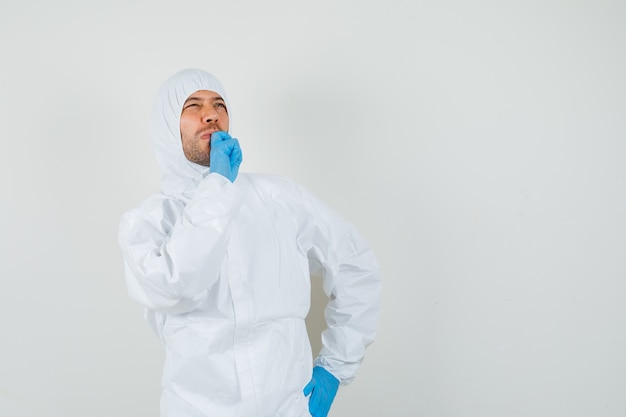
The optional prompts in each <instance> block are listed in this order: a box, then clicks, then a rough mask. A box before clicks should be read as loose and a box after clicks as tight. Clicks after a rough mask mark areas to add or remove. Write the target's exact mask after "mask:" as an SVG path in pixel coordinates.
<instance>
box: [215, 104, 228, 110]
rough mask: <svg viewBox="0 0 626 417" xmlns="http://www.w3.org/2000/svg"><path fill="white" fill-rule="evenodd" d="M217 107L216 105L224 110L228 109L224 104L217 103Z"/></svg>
mask: <svg viewBox="0 0 626 417" xmlns="http://www.w3.org/2000/svg"><path fill="white" fill-rule="evenodd" d="M215 105H216V106H217V107H222V108H224V109H225V108H226V105H225V104H224V103H215Z"/></svg>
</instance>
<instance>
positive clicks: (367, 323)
mask: <svg viewBox="0 0 626 417" xmlns="http://www.w3.org/2000/svg"><path fill="white" fill-rule="evenodd" d="M301 192H302V196H303V201H304V202H305V204H306V207H307V209H306V211H307V212H308V213H307V215H306V216H305V217H304V218H303V222H302V230H303V233H304V236H305V241H306V245H307V255H308V257H309V262H310V264H311V265H312V267H313V268H318V267H321V271H322V276H323V279H324V283H323V288H324V292H325V293H326V295H327V296H328V297H329V302H328V304H327V306H326V309H325V312H324V313H325V318H326V323H327V325H328V327H327V328H326V330H324V331H323V332H322V350H321V351H320V354H319V356H318V357H317V358H316V359H315V363H314V364H315V365H317V366H322V367H323V368H325V369H326V370H327V371H329V372H330V373H332V374H333V375H334V376H335V377H337V378H338V379H339V380H340V381H341V383H342V384H343V385H345V384H348V383H350V382H352V380H353V379H354V377H355V375H356V372H357V369H358V367H359V365H360V364H361V362H362V361H363V358H364V356H365V349H366V348H367V346H368V345H369V344H371V343H372V342H373V341H374V339H375V337H376V327H377V324H378V317H379V304H380V278H379V268H378V264H377V262H376V258H375V256H374V254H373V252H372V250H371V249H370V248H369V246H368V245H367V244H366V242H365V241H364V239H363V238H362V237H361V236H360V235H359V233H358V232H357V231H356V230H355V228H354V227H353V226H352V225H351V224H349V223H348V222H346V221H345V220H344V219H342V218H341V217H340V216H339V215H337V214H336V213H335V212H334V211H333V210H331V209H330V208H328V207H327V206H326V205H325V204H323V203H322V202H320V201H319V200H318V199H317V198H316V197H314V196H313V195H312V194H311V193H309V192H308V191H306V190H302V191H301Z"/></svg>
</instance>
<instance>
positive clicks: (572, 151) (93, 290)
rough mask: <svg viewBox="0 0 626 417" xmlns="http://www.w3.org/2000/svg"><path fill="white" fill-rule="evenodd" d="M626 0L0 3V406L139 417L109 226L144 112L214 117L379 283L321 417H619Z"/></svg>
mask: <svg viewBox="0 0 626 417" xmlns="http://www.w3.org/2000/svg"><path fill="white" fill-rule="evenodd" d="M625 21H626V3H625V2H623V1H621V0H614V1H610V0H579V1H571V0H562V1H558V0H542V1H539V0H530V1H496V0H493V1H489V0H476V1H472V2H465V1H460V0H451V1H445V0H444V1H427V0H404V1H401V0H387V1H384V2H383V1H376V2H375V1H365V0H350V1H331V0H318V1H308V2H303V1H287V0H282V1H279V0H272V1H254V0H249V1H243V0H240V1H206V0H205V1H177V2H174V1H169V2H168V1H146V0H144V1H135V2H132V1H121V0H109V1H99V2H93V1H92V2H89V1H83V2H78V1H76V2H74V1H69V0H58V1H54V2H45V1H39V2H37V1H23V2H15V1H9V0H2V2H1V3H0V57H1V65H0V74H1V77H0V197H1V205H0V210H1V213H0V214H1V215H0V227H1V230H2V233H1V235H0V236H1V237H0V245H1V246H0V250H1V252H0V256H1V262H0V274H1V275H0V276H1V279H2V281H1V291H0V324H1V326H0V329H1V334H0V415H2V416H11V417H23V416H29V417H30V416H49V417H74V416H76V417H79V416H80V417H82V416H87V415H88V416H133V417H137V416H146V417H147V416H156V415H157V414H158V398H159V378H160V372H161V361H162V351H161V347H160V345H159V342H158V340H157V339H156V337H154V336H153V335H152V334H151V333H150V330H149V329H148V327H147V325H146V324H145V323H144V322H143V318H142V311H141V308H140V307H139V306H138V305H135V304H134V303H132V302H131V301H130V300H129V299H128V297H127V295H126V289H125V287H124V281H123V270H122V259H121V254H120V252H119V250H118V247H117V242H116V239H117V226H118V221H119V218H120V216H121V214H122V213H123V212H125V211H127V210H129V209H131V208H132V207H135V206H136V205H137V204H139V203H140V202H141V201H142V200H143V199H144V198H146V197H147V196H148V195H149V194H151V193H153V192H155V191H156V190H157V189H158V173H157V169H156V164H155V163H154V160H153V157H152V152H151V149H150V145H149V140H148V132H147V130H148V125H147V122H148V114H149V109H150V105H151V101H152V98H153V97H154V94H155V93H156V90H157V88H158V87H159V85H160V84H161V82H162V81H163V80H165V78H167V77H168V76H170V75H171V74H173V73H174V72H176V71H178V70H179V69H182V68H186V67H200V68H203V69H206V70H208V71H210V72H212V73H214V74H215V75H217V76H218V77H219V78H220V79H221V80H222V81H223V83H224V85H225V86H226V89H227V91H228V92H229V97H230V99H231V101H232V103H233V108H232V109H231V112H232V115H233V123H234V125H233V127H234V130H233V132H234V134H235V135H236V136H237V137H239V139H240V141H241V143H242V148H243V151H244V164H243V166H242V170H245V171H257V172H272V173H277V174H284V175H288V176H291V177H293V178H295V179H297V180H298V181H300V182H301V183H303V184H304V185H306V186H308V187H309V188H310V189H311V190H312V191H314V192H315V193H316V194H317V195H318V196H320V197H321V198H322V199H324V200H325V201H326V202H327V203H328V204H330V205H331V206H333V207H335V208H336V209H337V210H338V211H339V212H340V213H341V214H342V215H343V216H344V217H346V218H348V219H349V220H351V221H352V222H353V223H355V224H356V226H357V227H358V228H359V229H360V230H361V232H362V233H363V235H364V236H365V237H366V239H367V240H368V241H369V242H370V244H371V245H372V246H373V247H374V249H375V251H376V253H377V255H378V258H379V261H380V264H381V266H382V271H383V283H384V293H383V311H382V320H381V323H380V332H379V339H378V341H377V342H376V343H375V344H374V345H372V346H371V348H370V350H369V351H368V356H367V357H366V360H365V362H364V364H363V366H362V368H361V370H360V373H359V375H358V377H357V380H356V381H355V382H354V383H353V384H352V385H350V386H348V387H345V388H342V389H341V391H340V394H339V396H338V397H337V399H336V402H335V406H334V408H333V410H332V412H331V416H335V417H338V416H420V417H422V416H423V417H457V416H458V417H461V416H463V417H465V416H477V417H502V416H505V417H561V416H563V417H565V416H567V417H578V416H580V417H589V416H594V417H604V416H607V417H608V416H611V417H613V416H615V417H618V416H619V417H622V416H624V415H626V393H625V391H626V355H625V352H626V257H625V250H626V163H625V162H624V161H625V156H626V122H625V121H626V77H625V76H624V74H626V25H625V24H624V22H625Z"/></svg>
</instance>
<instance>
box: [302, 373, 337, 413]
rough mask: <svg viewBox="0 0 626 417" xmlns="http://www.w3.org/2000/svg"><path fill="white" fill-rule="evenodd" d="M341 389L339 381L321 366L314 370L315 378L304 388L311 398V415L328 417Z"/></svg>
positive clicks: (306, 394) (305, 393)
mask: <svg viewBox="0 0 626 417" xmlns="http://www.w3.org/2000/svg"><path fill="white" fill-rule="evenodd" d="M338 389H339V380H338V379H337V378H335V377H334V376H333V375H332V374H331V373H330V372H328V371H327V370H326V369H324V368H322V367H321V366H316V367H315V368H313V378H311V381H310V382H309V383H308V384H307V386H306V387H304V396H308V395H309V394H311V397H310V398H309V413H311V415H312V416H313V417H326V416H327V415H328V411H329V410H330V406H331V404H332V403H333V400H334V399H335V395H336V394H337V390H338Z"/></svg>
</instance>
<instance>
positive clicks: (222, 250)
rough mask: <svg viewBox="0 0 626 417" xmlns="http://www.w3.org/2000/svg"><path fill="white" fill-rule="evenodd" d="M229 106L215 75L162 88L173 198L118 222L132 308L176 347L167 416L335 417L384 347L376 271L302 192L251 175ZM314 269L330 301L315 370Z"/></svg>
mask: <svg viewBox="0 0 626 417" xmlns="http://www.w3.org/2000/svg"><path fill="white" fill-rule="evenodd" d="M229 108H230V107H229V104H228V99H227V97H226V95H225V93H224V89H223V88H222V86H221V84H220V83H219V81H218V80H217V79H215V78H214V77H213V76H212V75H210V74H208V73H206V72H204V71H200V70H183V71H181V72H179V73H177V74H175V75H174V76H173V77H171V78H170V79H169V80H167V81H166V82H165V83H164V85H163V86H162V87H161V89H160V90H159V92H158V94H157V97H156V99H155V103H154V108H153V113H152V121H151V123H152V126H151V127H152V133H151V134H152V136H153V144H154V151H155V156H156V158H157V162H158V164H159V165H160V168H161V173H162V175H161V184H162V186H161V192H160V193H158V194H155V195H153V196H152V197H150V198H148V199H147V200H146V201H145V202H144V203H143V204H142V205H141V206H139V207H138V208H137V209H134V210H132V211H130V212H128V213H126V214H125V215H124V216H123V217H122V221H121V225H120V234H119V242H120V246H121V248H122V252H123V255H124V261H125V268H126V282H127V286H128V290H129V294H130V297H131V298H133V299H134V300H136V301H138V302H139V303H141V304H142V305H143V306H145V307H146V318H147V320H148V322H149V323H150V325H151V326H152V328H153V329H154V330H155V332H156V333H157V334H158V336H159V337H160V339H161V341H162V342H163V344H164V346H165V353H166V358H165V365H164V369H163V378H162V386H163V391H162V396H161V416H162V417H174V416H175V417H200V416H217V417H228V416H246V417H247V416H259V417H266V416H267V417H270V416H271V417H279V416H281V417H305V416H308V415H309V413H310V415H313V416H314V417H324V416H326V415H327V413H328V410H329V409H330V405H331V403H332V401H333V399H334V397H335V394H336V392H337V388H338V386H339V384H340V383H342V384H347V383H349V382H350V381H352V379H353V378H354V376H355V373H356V370H357V367H358V366H359V364H360V363H361V361H362V360H363V356H364V353H365V348H366V347H367V345H369V344H370V343H371V342H372V341H373V340H374V336H375V329H376V322H377V319H378V302H379V285H380V283H379V279H378V269H377V265H376V261H375V259H374V256H373V254H372V252H371V250H370V249H369V248H368V247H367V246H366V245H365V243H364V242H363V240H362V238H361V237H359V235H358V234H357V232H356V231H355V230H354V228H353V227H352V226H351V225H350V224H348V223H347V222H345V221H344V220H342V219H341V218H340V217H339V216H338V215H337V214H335V213H334V212H333V211H332V210H330V209H329V208H328V207H326V206H325V205H324V204H322V203H321V202H320V201H318V200H317V199H316V198H315V197H314V196H313V195H311V193H309V192H308V191H307V190H305V189H304V188H302V187H301V186H299V185H298V184H296V183H294V182H293V181H291V180H289V179H287V178H282V177H277V176H271V175H259V174H256V175H253V174H243V173H242V174H239V172H238V171H239V165H240V163H241V160H242V153H241V149H240V147H239V143H238V141H237V139H234V138H232V137H231V136H230V135H229V134H228V131H229V121H230V119H229V117H230V115H229ZM311 271H314V272H315V271H321V272H322V273H323V278H324V291H325V292H326V294H327V295H328V296H329V298H330V301H329V303H328V306H327V307H326V321H327V324H328V328H327V329H326V330H325V331H324V332H323V334H322V345H323V347H322V350H321V352H320V354H319V356H318V357H317V358H316V359H315V361H314V363H312V362H313V361H312V352H311V346H310V343H309V339H308V336H307V331H306V326H305V321H304V320H305V318H306V316H307V313H308V311H309V305H310V272H311ZM313 365H315V367H313Z"/></svg>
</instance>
